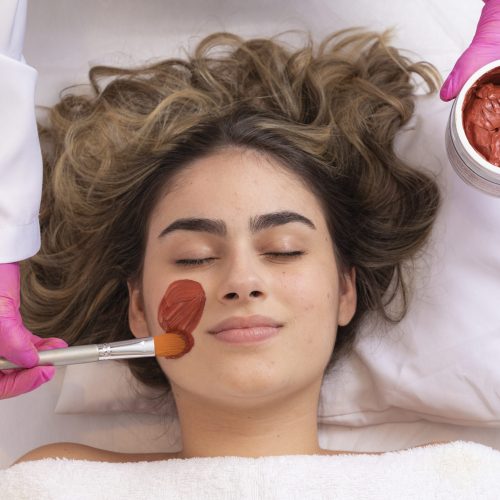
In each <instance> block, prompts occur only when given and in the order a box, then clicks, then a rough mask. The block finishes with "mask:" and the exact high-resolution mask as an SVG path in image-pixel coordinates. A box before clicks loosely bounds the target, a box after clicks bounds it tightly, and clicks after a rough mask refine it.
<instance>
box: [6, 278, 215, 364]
mask: <svg viewBox="0 0 500 500" xmlns="http://www.w3.org/2000/svg"><path fill="white" fill-rule="evenodd" d="M204 307H205V292H204V291H203V288H202V286H201V285H200V284H199V283H198V282H197V281H192V280H178V281H174V282H173V283H171V285H170V286H169V287H168V289H167V291H166V292H165V295H164V296H163V299H162V301H161V303H160V307H159V310H158V322H159V323H160V325H161V327H162V328H163V329H164V330H165V332H166V333H164V334H163V335H158V336H155V337H145V338H139V339H131V340H122V341H119V342H110V343H106V344H91V345H81V346H72V347H66V348H63V349H52V350H49V351H39V353H38V355H39V362H38V365H37V366H41V365H55V366H60V365H74V364H80V363H92V362H95V361H106V360H111V359H131V358H147V357H153V356H156V357H164V358H169V359H176V358H180V357H181V356H184V354H187V353H188V352H189V351H190V350H191V349H192V347H193V345H194V338H193V336H192V335H191V333H192V332H193V330H194V329H195V328H196V325H197V324H198V323H199V321H200V318H201V316H202V314H203V308H204ZM22 368H24V367H22V366H19V365H16V364H14V363H11V362H9V361H7V360H6V359H4V358H0V370H8V369H22Z"/></svg>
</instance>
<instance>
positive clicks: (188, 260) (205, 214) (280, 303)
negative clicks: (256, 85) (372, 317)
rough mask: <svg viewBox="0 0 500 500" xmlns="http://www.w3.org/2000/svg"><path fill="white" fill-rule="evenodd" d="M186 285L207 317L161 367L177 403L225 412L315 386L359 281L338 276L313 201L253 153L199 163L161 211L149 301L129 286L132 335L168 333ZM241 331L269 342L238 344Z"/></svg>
mask: <svg viewBox="0 0 500 500" xmlns="http://www.w3.org/2000/svg"><path fill="white" fill-rule="evenodd" d="M167 228H168V229H167ZM342 278H343V279H342ZM180 279H191V280H195V281H198V282H199V283H200V284H201V285H202V286H203V288H204V290H205V294H206V304H205V309H204V312H203V315H202V317H201V320H200V322H199V324H198V326H197V327H196V329H195V331H194V332H193V337H194V342H195V343H194V347H193V349H192V350H191V351H190V352H189V353H188V354H186V355H185V356H183V357H181V358H179V359H174V360H169V359H163V358H162V359H159V363H160V365H161V367H162V369H163V371H164V372H165V374H166V375H167V376H168V378H169V380H170V382H171V384H172V388H173V390H174V394H176V395H178V394H180V393H181V392H183V393H186V394H187V393H189V394H190V395H192V396H197V397H200V398H203V399H206V400H217V401H219V402H220V403H227V404H234V403H235V402H238V404H245V403H244V402H245V401H246V402H252V401H253V402H254V403H257V402H258V401H259V402H266V401H268V400H272V399H273V398H279V397H286V396H287V395H289V394H291V393H293V392H296V391H297V390H300V389H306V388H307V387H310V386H311V385H314V384H317V385H316V386H315V387H319V385H320V384H321V380H322V376H323V372H324V370H325V367H326V365H327V363H328V360H329V358H330V355H331V352H332V349H333V345H334V341H335V336H336V331H337V326H338V325H345V324H347V323H348V322H349V321H350V320H351V318H352V316H353V314H354V312H355V307H356V295H355V285H354V272H352V273H351V274H345V275H344V276H343V277H341V276H340V274H339V270H338V269H337V265H336V260H335V257H334V251H333V245H332V240H331V238H330V234H329V232H328V229H327V224H326V220H325V217H324V215H323V212H322V208H321V206H320V203H319V202H318V200H317V199H316V196H315V195H314V194H313V193H312V192H311V191H310V190H309V189H308V188H307V187H306V186H305V185H304V184H303V182H302V181H301V179H300V178H299V177H298V176H296V175H295V174H293V173H291V172H290V171H289V170H286V169H285V168H284V167H283V166H281V165H280V164H279V163H278V162H277V161H276V160H272V159H270V158H269V157H266V156H265V155H263V154H261V153H258V152H255V151H251V150H241V149H236V148H233V149H227V150H223V151H221V152H218V153H216V154H213V155H211V156H209V157H205V158H201V159H198V160H196V161H194V162H193V163H191V164H190V165H189V166H188V167H187V168H185V169H184V170H183V171H182V172H181V173H180V174H178V175H177V177H176V178H175V180H174V182H173V183H171V186H170V189H169V190H168V192H167V194H165V195H164V196H163V198H161V200H160V201H159V202H158V204H157V205H156V207H155V209H154V210H153V213H152V214H151V217H150V220H149V230H148V235H147V245H146V251H145V258H144V273H143V281H142V292H141V290H140V288H139V287H134V286H133V285H130V293H131V301H130V310H129V318H130V325H131V329H132V331H133V332H134V335H136V336H138V337H143V336H148V335H160V334H162V333H163V331H162V329H161V327H160V325H159V323H158V319H157V318H158V306H159V304H160V302H161V300H162V297H163V295H164V293H165V290H166V289H167V288H168V286H169V285H170V284H171V283H172V282H173V281H176V280H180ZM141 294H142V297H141ZM214 332H220V333H214ZM245 333H246V334H259V333H260V334H264V337H265V338H261V339H260V340H258V341H253V342H248V341H246V342H234V340H235V339H236V340H238V339H240V340H241V338H242V337H241V336H243V335H245Z"/></svg>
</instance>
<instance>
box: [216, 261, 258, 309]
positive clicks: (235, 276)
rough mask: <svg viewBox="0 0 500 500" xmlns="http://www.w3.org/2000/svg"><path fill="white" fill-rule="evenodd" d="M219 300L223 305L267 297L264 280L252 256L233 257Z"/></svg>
mask: <svg viewBox="0 0 500 500" xmlns="http://www.w3.org/2000/svg"><path fill="white" fill-rule="evenodd" d="M218 296H219V300H220V301H221V302H223V303H229V302H239V303H245V302H249V301H254V300H258V299H262V298H264V297H265V296H266V291H265V283H264V279H263V278H262V276H261V273H260V272H259V266H258V263H257V261H256V258H254V257H253V256H251V255H241V254H240V255H236V256H233V257H232V258H231V259H230V260H229V261H228V263H227V268H226V272H225V275H224V277H223V279H222V280H221V283H220V286H219V293H218Z"/></svg>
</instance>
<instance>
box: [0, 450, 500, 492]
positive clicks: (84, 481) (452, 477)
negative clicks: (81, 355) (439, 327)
mask: <svg viewBox="0 0 500 500" xmlns="http://www.w3.org/2000/svg"><path fill="white" fill-rule="evenodd" d="M0 485H1V487H0V489H1V497H2V499H6V500H11V499H12V500H13V499H15V500H24V499H29V500H31V499H34V498H36V499H37V500H45V499H51V500H66V499H68V498H71V499H72V500H84V499H89V500H90V499H92V500H99V499H115V498H120V499H127V498H130V499H141V500H147V499H166V498H171V499H176V500H182V499H196V500H199V499H201V498H202V499H207V500H210V499H217V500H221V499H234V498H237V499H242V500H245V499H252V500H256V499H284V500H285V499H286V500H293V499H300V500H305V499H334V500H365V499H366V500H368V499H370V500H377V499H380V500H382V499H383V500H396V499H397V500H401V499H404V500H409V499H419V500H427V499H434V500H445V499H449V500H470V499H473V498H478V499H479V498H480V499H481V500H498V498H500V451H498V450H494V449H493V448H490V447H488V446H484V445H481V444H478V443H473V442H466V441H453V442H451V443H446V444H440V445H431V446H424V447H417V448H410V449H408V450H402V451H395V452H388V453H384V454H382V455H332V456H322V455H289V456H277V457H261V458H243V457H215V458H189V459H172V460H164V461H157V462H135V463H105V462H90V461H84V460H67V459H52V458H51V459H44V460H39V461H34V462H23V463H20V464H18V465H14V466H13V467H11V468H10V469H5V470H1V471H0Z"/></svg>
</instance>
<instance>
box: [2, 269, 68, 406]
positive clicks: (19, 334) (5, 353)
mask: <svg viewBox="0 0 500 500" xmlns="http://www.w3.org/2000/svg"><path fill="white" fill-rule="evenodd" d="M19 287H20V273H19V264H18V263H14V264H0V356H2V357H4V358H7V359H8V360H9V361H11V362H13V363H16V364H18V365H22V366H26V367H28V368H29V367H31V366H34V365H36V363H37V362H38V353H37V351H45V350H48V349H56V348H59V347H66V346H67V344H66V342H64V340H61V339H56V338H51V339H41V338H40V337H37V336H36V335H33V334H32V333H31V332H30V331H29V330H27V329H26V328H25V327H24V325H23V321H22V319H21V314H20V312H19V305H20V292H19ZM54 374H55V368H54V367H53V366H43V367H42V366H40V367H35V368H29V369H27V370H4V371H1V370H0V399H6V398H11V397H14V396H18V395H19V394H23V393H25V392H29V391H32V390H33V389H36V388H37V387H38V386H39V385H41V384H43V383H44V382H47V381H48V380H50V379H51V378H52V377H53V376H54Z"/></svg>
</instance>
